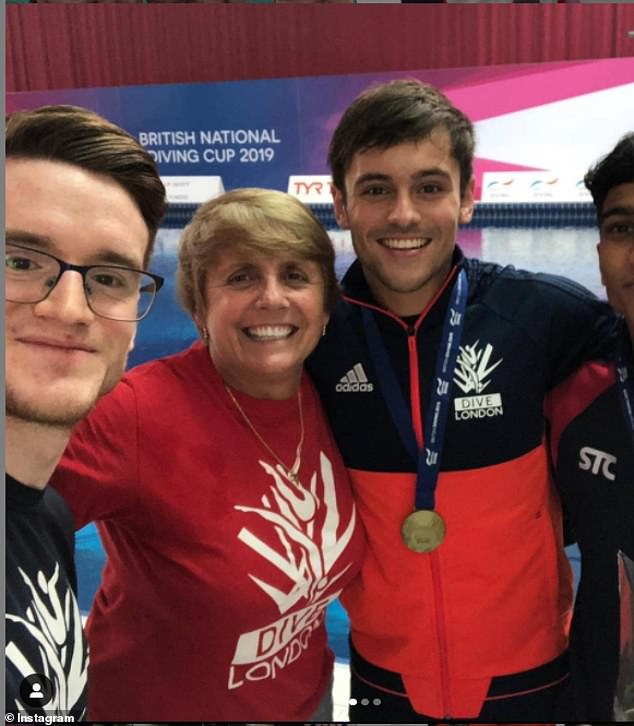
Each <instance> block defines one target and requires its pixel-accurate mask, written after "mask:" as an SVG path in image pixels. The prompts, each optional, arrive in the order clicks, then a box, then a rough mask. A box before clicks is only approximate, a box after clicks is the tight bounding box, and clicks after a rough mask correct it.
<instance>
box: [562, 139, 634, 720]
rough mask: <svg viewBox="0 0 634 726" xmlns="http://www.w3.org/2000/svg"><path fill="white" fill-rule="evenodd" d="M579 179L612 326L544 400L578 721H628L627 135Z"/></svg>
mask: <svg viewBox="0 0 634 726" xmlns="http://www.w3.org/2000/svg"><path fill="white" fill-rule="evenodd" d="M585 182H586V186H587V188H588V189H589V190H590V192H591V194H592V198H593V201H594V204H595V206H596V213H597V220H598V226H599V244H598V245H597V250H598V253H599V266H600V269H601V278H602V281H603V284H604V285H605V288H606V292H607V296H608V300H609V302H610V304H611V305H612V307H613V308H614V310H615V311H616V312H617V313H618V314H619V316H620V326H619V332H618V335H617V336H616V337H615V340H614V346H613V349H612V351H610V354H609V355H608V356H606V358H605V359H603V360H597V361H593V362H592V363H589V364H587V365H585V366H584V367H582V368H581V369H580V370H578V371H577V372H576V373H575V374H574V375H573V376H572V377H571V378H570V379H569V380H568V381H566V382H565V383H564V384H562V385H561V386H559V387H558V388H557V389H556V390H555V391H554V392H553V399H552V403H553V406H552V415H551V420H552V438H553V455H554V459H555V463H556V473H557V482H558V486H559V489H560V492H561V495H562V499H563V504H564V509H565V511H566V514H567V516H568V519H569V520H570V526H571V531H572V533H573V536H574V537H575V538H576V540H577V542H578V544H579V549H580V552H581V579H580V583H579V589H578V594H577V598H576V602H575V610H574V618H573V622H572V630H571V649H570V650H571V674H572V686H573V691H574V699H575V708H576V713H575V716H576V718H578V719H579V720H582V719H583V720H596V721H610V720H612V719H613V718H618V719H619V720H622V719H623V718H626V717H627V720H630V719H632V718H633V717H634V653H633V652H632V647H633V646H632V634H633V630H634V623H633V610H632V607H633V605H632V578H633V576H634V570H633V569H632V560H634V448H633V446H634V390H633V387H632V376H633V375H634V357H633V356H632V341H633V339H634V133H630V134H627V135H626V136H624V137H623V138H622V139H621V140H620V141H619V142H618V144H617V145H616V146H615V147H614V148H613V149H612V151H611V152H610V153H609V154H608V155H607V156H605V157H604V158H603V159H601V160H600V161H599V162H598V163H597V164H596V165H595V166H594V167H593V168H591V169H590V170H589V171H588V173H587V175H586V177H585ZM619 643H621V645H620V646H619ZM619 666H620V668H619ZM615 691H616V703H615ZM613 709H614V711H613Z"/></svg>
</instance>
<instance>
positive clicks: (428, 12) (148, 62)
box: [6, 3, 634, 91]
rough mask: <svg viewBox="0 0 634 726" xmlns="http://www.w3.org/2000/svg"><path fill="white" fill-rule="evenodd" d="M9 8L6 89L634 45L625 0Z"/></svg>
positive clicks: (382, 67) (509, 58) (564, 56)
mask: <svg viewBox="0 0 634 726" xmlns="http://www.w3.org/2000/svg"><path fill="white" fill-rule="evenodd" d="M6 16H7V27H6V54H7V62H6V80H7V90H8V91H30V90H46V89H61V88H85V87H96V86H117V85H135V84H149V83H186V82H197V81H219V80H242V79H256V78H279V77H285V76H286V77H289V76H306V75H328V74H342V73H363V72H374V71H388V70H407V69H412V70H414V69H423V68H453V67H464V66H479V65H496V64H506V63H525V62H529V63H535V62H542V61H557V60H577V59H591V58H606V57H616V56H627V55H634V39H633V38H630V37H628V30H634V5H629V4H588V5H585V4H570V5H565V4H548V5H533V4H530V3H529V4H524V5H521V4H505V5H498V4H488V5H487V4H485V5H452V4H448V5H425V4H423V5H391V4H388V5H370V4H369V5H330V4H328V5H324V4H315V5H287V4H281V5H277V4H276V5H245V4H223V5H205V4H192V5H185V4H179V5H169V4H167V5H163V4H157V5H152V4H150V5H143V4H108V3H101V4H86V5H66V4H61V5H55V4H33V5H9V6H8V7H7V8H6ZM633 64H634V60H633ZM633 75H634V72H633Z"/></svg>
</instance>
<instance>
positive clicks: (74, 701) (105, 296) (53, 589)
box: [5, 106, 165, 719]
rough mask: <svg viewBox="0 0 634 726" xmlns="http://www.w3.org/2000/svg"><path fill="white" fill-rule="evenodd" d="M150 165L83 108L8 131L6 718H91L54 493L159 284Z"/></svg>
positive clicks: (69, 528) (61, 513)
mask: <svg viewBox="0 0 634 726" xmlns="http://www.w3.org/2000/svg"><path fill="white" fill-rule="evenodd" d="M164 209H165V189H164V187H163V184H162V183H161V180H160V178H159V176H158V170H157V168H156V165H155V163H154V161H153V160H152V158H151V156H150V155H149V154H148V153H147V152H146V151H144V149H143V148H142V147H141V146H140V145H139V143H138V142H137V141H136V139H134V138H133V137H132V136H130V135H129V134H128V133H126V132H125V131H123V130H122V129H120V128H119V127H117V126H115V125H114V124H112V123H110V122H109V121H107V120H105V119H103V118H101V117H100V116H98V115H97V114H95V113H93V112H91V111H87V110H85V109H81V108H76V107H70V106H48V107H43V108H40V109H37V110H35V111H26V112H18V113H15V114H12V115H10V116H9V117H8V118H7V122H6V230H5V235H6V252H5V298H6V306H5V314H6V321H5V326H6V327H5V366H6V438H5V452H6V472H7V473H6V503H7V530H6V585H7V593H6V620H5V627H6V711H7V712H13V713H15V712H17V711H27V712H29V713H47V714H51V713H55V714H60V715H67V714H68V715H72V716H74V717H75V718H76V719H80V718H82V717H84V716H85V710H86V692H87V689H86V681H87V665H88V651H87V647H86V643H85V640H84V638H83V634H82V627H81V620H80V615H79V609H78V606H77V601H76V595H75V591H76V576H75V569H74V563H73V541H74V526H73V521H72V516H71V514H70V512H69V510H68V509H67V507H66V504H65V503H64V501H63V499H62V498H61V497H60V496H59V495H58V494H57V493H56V492H55V491H54V490H53V489H51V488H50V487H48V486H47V483H48V480H49V478H50V476H51V474H52V473H53V470H54V469H55V466H56V465H57V462H58V461H59V459H60V457H61V455H62V453H63V451H64V448H65V447H66V444H67V442H68V438H69V436H70V433H71V429H72V427H73V425H74V424H75V423H77V421H79V420H80V419H81V418H83V417H84V416H85V415H86V414H87V413H88V411H90V409H91V408H92V407H93V406H94V404H95V403H96V401H97V400H98V399H99V398H100V397H101V396H103V395H104V394H106V393H107V392H108V391H110V390H111V389H112V388H113V386H114V385H115V384H116V383H117V381H118V380H119V378H120V376H121V374H122V372H123V370H124V368H125V364H126V359H127V354H128V352H129V350H130V349H131V347H132V343H133V339H134V333H135V330H136V322H137V321H138V320H140V319H141V318H143V317H144V316H145V315H146V314H147V313H148V312H149V310H150V308H151V306H152V303H153V300H154V296H155V294H156V293H157V292H158V290H159V288H160V287H161V284H162V282H163V281H162V279H161V278H160V277H158V276H156V275H152V274H150V273H148V272H145V271H144V268H145V266H146V265H147V263H148V260H149V258H150V255H151V252H152V246H153V243H154V237H155V235H156V231H157V229H158V225H159V223H160V220H161V218H162V216H163V212H164Z"/></svg>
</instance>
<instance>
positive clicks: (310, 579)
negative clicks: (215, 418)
mask: <svg viewBox="0 0 634 726" xmlns="http://www.w3.org/2000/svg"><path fill="white" fill-rule="evenodd" d="M319 463H320V468H321V479H322V481H323V486H324V492H323V499H322V501H321V502H320V500H319V497H318V496H317V484H318V480H317V472H315V473H313V475H312V477H311V480H310V489H306V488H304V487H303V486H301V485H300V486H297V485H295V484H294V483H293V482H291V481H290V480H289V479H288V477H287V475H286V473H285V472H284V470H283V469H282V467H281V466H279V465H278V466H276V467H272V466H271V465H270V464H267V463H266V462H264V461H260V462H259V464H260V466H261V467H262V468H263V469H264V471H265V472H266V473H267V474H269V476H271V478H272V479H273V483H272V484H271V487H270V492H271V496H270V498H269V497H268V496H266V495H265V496H263V497H262V505H263V506H262V508H258V507H245V506H236V509H237V510H239V511H241V512H253V513H256V514H258V515H259V516H260V517H262V519H264V520H266V521H267V522H270V523H271V524H272V525H273V527H274V528H275V532H276V534H277V537H278V539H279V545H280V546H279V548H275V549H273V548H272V547H271V546H270V545H268V544H266V543H265V542H263V541H262V540H261V539H259V538H258V537H257V535H255V534H253V532H251V531H250V530H249V529H248V528H247V527H243V528H242V529H241V531H240V533H239V535H238V537H239V539H240V540H241V541H242V542H244V543H245V544H246V545H248V546H249V547H251V549H252V550H253V551H254V552H257V553H258V554H259V555H261V556H262V557H264V558H265V559H266V560H268V561H269V562H270V563H271V564H273V565H275V566H276V567H277V568H278V569H279V570H280V571H281V572H283V573H284V574H285V575H286V576H287V577H288V579H289V582H290V585H289V588H288V590H280V589H279V588H277V587H275V586H274V585H271V584H270V583H267V582H264V581H263V580H261V579H260V578H258V577H256V576H255V575H249V577H250V578H251V579H252V580H253V581H254V582H255V583H256V584H257V585H258V586H259V587H261V588H262V590H264V592H265V593H266V594H267V595H269V597H270V598H271V599H272V600H273V601H274V602H275V604H276V605H277V607H278V609H279V611H280V613H281V614H284V613H285V612H287V611H288V610H289V609H290V608H292V607H293V606H294V605H295V604H296V603H297V602H298V601H300V600H301V599H303V598H305V599H306V600H309V601H313V600H316V599H317V598H319V597H320V595H321V594H322V593H323V592H324V591H325V590H326V589H327V588H328V587H329V586H330V585H332V583H333V582H335V581H336V580H338V579H339V578H340V577H341V575H343V573H344V572H345V571H346V569H348V568H347V567H346V568H344V569H343V570H342V571H341V572H340V573H338V574H337V575H336V576H335V577H334V578H330V579H329V578H328V574H329V572H330V571H331V570H332V568H333V566H334V564H335V563H336V561H337V559H338V558H339V556H340V555H341V553H342V552H343V551H344V549H345V548H346V546H347V544H348V542H349V541H350V538H351V536H352V533H353V531H354V525H355V510H354V508H353V509H352V514H351V516H350V521H349V522H348V524H347V526H346V527H345V530H344V531H343V533H342V534H341V537H339V538H337V530H338V529H339V524H340V518H339V510H338V507H337V495H336V489H335V479H334V474H333V470H332V464H331V462H330V460H329V459H328V457H327V456H326V455H325V454H324V453H323V452H322V453H321V454H320V457H319ZM320 507H324V508H325V518H324V522H323V525H322V526H321V530H320V531H316V530H317V524H316V519H317V515H318V513H319V509H320Z"/></svg>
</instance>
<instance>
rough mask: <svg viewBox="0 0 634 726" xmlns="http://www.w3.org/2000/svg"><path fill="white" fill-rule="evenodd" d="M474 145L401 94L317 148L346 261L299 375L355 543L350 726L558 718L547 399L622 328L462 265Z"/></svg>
mask: <svg viewBox="0 0 634 726" xmlns="http://www.w3.org/2000/svg"><path fill="white" fill-rule="evenodd" d="M474 145H475V141H474V133H473V126H472V124H471V121H470V120H469V119H468V118H467V117H466V115H465V114H464V113H463V112H462V111H460V109H458V108H456V107H455V106H454V105H453V104H452V103H451V102H450V101H449V99H448V98H447V97H446V96H445V95H444V94H442V93H441V92H440V91H438V90H437V89H435V88H433V87H432V86H429V85H428V84H424V83H420V82H418V81H415V80H399V81H393V82H390V83H385V84H380V85H377V86H375V87H372V88H370V89H368V90H366V91H364V92H363V93H361V94H360V95H359V96H358V97H357V98H356V99H355V100H354V101H353V102H352V103H351V104H350V106H348V108H347V109H346V110H345V111H344V112H343V115H342V117H341V119H340V121H339V123H338V125H337V128H336V129H335V131H334V134H333V137H332V140H331V143H330V150H329V163H330V167H331V169H332V178H333V187H334V190H333V201H334V208H335V215H336V218H337V221H338V223H339V226H340V227H342V228H344V229H349V230H350V233H351V237H352V244H353V247H354V250H355V252H356V256H357V260H355V261H354V262H353V263H352V265H351V267H350V269H349V270H348V271H347V272H346V274H345V276H344V278H343V281H342V286H343V290H344V300H343V301H342V302H341V303H340V304H339V305H338V307H337V309H336V310H335V312H334V314H333V315H332V316H331V319H330V322H329V324H328V328H327V331H326V334H325V336H324V337H323V338H322V340H321V342H320V344H319V346H318V347H317V349H316V351H315V352H314V354H313V355H312V356H311V357H310V359H309V370H310V372H311V374H312V375H313V378H314V380H315V382H316V384H317V386H318V389H319V392H320V395H321V398H322V401H323V402H324V405H325V408H326V411H327V413H328V416H329V418H330V422H331V425H332V428H333V431H334V434H335V438H336V440H337V443H338V445H339V447H340V449H341V451H342V454H343V457H344V461H345V463H346V465H347V467H348V470H349V473H350V476H351V480H352V483H353V488H354V493H355V496H356V499H357V504H358V507H359V513H360V516H361V518H362V520H363V523H364V525H365V529H366V532H367V536H368V542H369V554H368V556H367V557H366V559H365V561H364V564H363V566H362V571H361V576H360V577H358V578H356V579H355V580H354V581H353V582H352V583H351V584H350V585H349V586H348V587H347V588H346V590H345V591H344V594H343V596H342V602H343V604H344V606H345V607H346V608H347V610H348V613H349V615H350V623H351V708H350V720H351V721H356V722H364V721H383V720H385V721H390V720H392V721H402V722H418V721H422V722H429V721H434V720H441V721H446V720H453V719H458V720H472V719H476V718H477V719H480V720H482V721H489V722H492V721H505V722H512V721H524V720H531V721H557V720H559V721H563V720H565V718H563V716H564V715H568V714H564V713H563V710H562V711H560V712H558V711H557V709H558V708H560V707H561V708H562V709H563V705H561V706H560V704H562V697H563V695H564V692H565V691H566V690H567V684H568V682H569V671H568V656H567V636H568V633H567V625H568V623H569V620H570V613H571V609H572V587H571V576H570V569H569V566H568V561H567V559H566V556H565V552H564V549H563V541H562V536H561V529H562V525H561V512H560V504H559V501H558V498H557V496H556V492H555V491H554V488H553V487H552V480H551V476H550V470H549V451H548V442H547V440H546V438H545V427H546V421H545V417H544V402H545V397H546V395H547V393H548V392H549V391H550V390H552V389H553V388H554V387H555V386H557V385H558V384H559V383H561V382H562V381H563V380H565V379H566V378H568V377H569V376H570V374H571V373H572V372H573V371H574V370H575V369H576V368H577V367H578V366H579V365H580V364H581V363H582V362H583V361H584V360H588V359H591V358H594V357H596V355H598V354H599V352H600V350H601V348H602V346H603V345H604V341H605V337H606V331H608V330H609V329H610V328H611V327H612V326H613V325H614V320H613V316H612V314H611V313H610V311H609V308H608V306H607V304H605V303H601V302H599V301H598V300H597V299H596V298H595V297H594V296H593V295H591V294H590V293H589V292H588V291H587V290H585V289H583V288H582V287H581V286H579V285H577V284H575V283H573V282H572V281H570V280H567V279H565V278H561V277H557V276H554V275H547V274H538V273H531V272H526V271H521V270H516V269H514V268H512V267H502V266H500V265H496V264H491V263H486V262H482V261H480V260H477V259H468V258H465V257H464V255H463V254H462V251H461V250H460V248H459V247H458V246H457V244H456V240H457V235H458V228H459V225H461V224H466V223H468V222H469V221H470V220H471V217H472V214H473V209H474V197H475V182H474V175H473V157H474Z"/></svg>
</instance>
